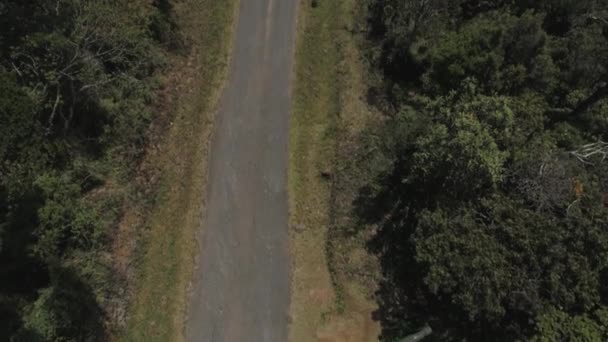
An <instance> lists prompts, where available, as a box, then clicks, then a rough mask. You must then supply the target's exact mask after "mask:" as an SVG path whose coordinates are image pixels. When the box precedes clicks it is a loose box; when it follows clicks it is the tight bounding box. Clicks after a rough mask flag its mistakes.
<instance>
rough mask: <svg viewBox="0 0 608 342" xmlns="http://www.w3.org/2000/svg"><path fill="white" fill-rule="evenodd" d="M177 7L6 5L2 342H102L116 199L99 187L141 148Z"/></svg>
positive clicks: (0, 84) (1, 17)
mask: <svg viewBox="0 0 608 342" xmlns="http://www.w3.org/2000/svg"><path fill="white" fill-rule="evenodd" d="M170 11H171V4H170V2H168V1H166V0H160V1H154V2H150V1H143V2H142V1H123V0H104V1H92V0H52V1H51V0H32V1H21V0H4V1H2V2H1V3H0V279H2V281H1V282H0V337H1V339H2V340H14V341H91V340H100V339H103V336H104V330H106V329H105V327H104V324H105V321H106V318H105V317H104V312H103V310H102V309H101V307H102V306H104V305H106V304H107V300H108V298H109V294H108V291H109V289H108V288H109V286H108V284H109V283H111V282H112V281H113V279H112V275H111V272H110V269H109V267H110V265H109V264H108V262H107V261H104V258H103V255H104V253H105V252H106V250H107V242H108V241H109V235H110V234H111V229H112V227H113V224H112V223H113V222H114V220H115V219H116V212H117V208H116V205H115V204H114V205H112V203H115V202H117V199H116V198H111V197H107V196H106V197H104V196H103V195H96V197H95V199H93V197H94V196H93V190H94V189H95V188H96V187H98V186H99V185H101V184H102V183H103V182H104V180H105V179H107V178H108V177H109V175H110V174H111V173H113V172H114V173H116V172H117V171H116V170H121V171H120V172H122V173H126V174H129V173H131V172H132V171H133V169H134V168H133V165H134V164H135V163H134V162H136V161H137V158H138V156H139V155H140V154H141V152H142V147H143V145H144V143H145V134H144V133H145V131H146V129H147V126H148V124H149V122H150V120H151V118H152V111H151V110H150V103H151V94H153V91H154V90H155V89H156V88H157V86H158V82H157V80H155V73H156V71H157V70H159V69H160V68H162V67H163V65H164V63H165V62H164V56H165V54H166V52H167V50H168V49H169V48H171V47H172V44H173V43H172V42H173V41H175V39H173V38H174V36H173V35H174V32H173V29H174V27H173V26H174V25H173V24H172V21H171V13H170ZM114 177H115V178H116V176H114ZM119 181H120V180H119ZM122 181H127V178H125V179H124V180H122Z"/></svg>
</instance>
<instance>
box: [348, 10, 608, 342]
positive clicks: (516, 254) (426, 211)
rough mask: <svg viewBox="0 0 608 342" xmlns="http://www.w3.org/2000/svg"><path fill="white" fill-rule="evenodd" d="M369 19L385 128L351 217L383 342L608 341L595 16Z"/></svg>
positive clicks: (379, 130)
mask: <svg viewBox="0 0 608 342" xmlns="http://www.w3.org/2000/svg"><path fill="white" fill-rule="evenodd" d="M369 9H370V10H369V18H368V19H369V20H368V22H369V25H370V28H369V31H368V32H369V41H370V43H371V44H370V46H371V48H370V49H369V54H370V57H371V59H372V61H373V65H374V66H375V67H376V68H377V70H378V71H379V72H380V73H381V74H382V75H383V76H384V81H383V85H382V91H380V92H376V93H377V98H378V99H377V100H376V103H378V105H379V106H380V108H382V109H383V110H384V112H385V113H386V120H384V121H383V122H382V123H379V124H376V125H375V126H374V127H372V128H370V130H369V132H368V134H367V136H368V138H367V140H366V143H365V144H367V145H372V146H374V148H371V149H367V150H370V151H380V153H381V154H382V155H383V156H384V157H383V158H385V159H386V160H389V162H388V163H386V167H384V168H383V169H382V170H381V171H379V172H378V173H377V174H376V175H375V177H374V180H373V181H372V182H371V183H370V184H368V185H367V186H366V187H364V188H363V189H361V192H360V197H359V199H358V200H357V203H356V204H357V209H356V211H357V213H358V217H359V218H360V222H361V224H363V225H369V224H372V225H374V226H377V227H378V230H377V234H376V236H375V237H374V238H373V239H372V241H370V246H372V248H373V250H375V251H377V253H379V254H380V256H381V258H382V260H383V263H382V264H383V267H384V275H385V279H384V281H383V284H382V285H381V290H380V291H379V297H380V302H381V309H380V311H381V314H382V320H383V323H384V326H385V330H384V334H385V337H386V338H389V339H390V338H398V337H402V336H405V335H407V334H409V333H412V332H415V331H416V330H417V329H419V327H420V326H423V325H424V324H429V325H430V326H431V327H432V329H433V335H432V337H430V338H431V339H433V338H434V339H437V340H445V341H452V340H454V341H460V340H468V341H489V340H492V341H514V340H534V341H605V340H608V325H607V324H606V323H607V322H606V310H607V308H608V188H607V185H608V183H607V181H608V179H607V176H606V175H607V173H606V171H607V165H608V163H607V162H606V161H605V160H604V159H605V156H606V152H607V149H606V147H605V143H604V141H606V139H607V138H608V137H607V134H608V130H607V129H606V128H607V124H608V101H607V100H606V98H607V97H608V88H607V87H608V50H607V49H608V4H607V3H606V2H604V1H594V0H588V1H585V0H584V1H552V0H543V1H525V0H504V1H471V0H459V1H442V0H430V1H429V0H369ZM374 153H377V152H374ZM370 160H377V157H373V158H370Z"/></svg>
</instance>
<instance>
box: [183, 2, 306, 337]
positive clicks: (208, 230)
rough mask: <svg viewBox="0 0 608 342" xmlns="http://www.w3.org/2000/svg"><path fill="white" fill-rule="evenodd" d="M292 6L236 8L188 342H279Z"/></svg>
mask: <svg viewBox="0 0 608 342" xmlns="http://www.w3.org/2000/svg"><path fill="white" fill-rule="evenodd" d="M297 2H298V0H241V2H240V11H239V18H238V23H237V28H236V38H235V43H234V44H235V46H234V49H233V57H232V64H231V69H230V76H229V79H228V84H227V86H226V89H225V92H224V94H223V96H222V99H221V103H220V108H219V112H218V114H217V121H216V127H215V133H214V137H213V141H212V143H211V155H210V161H209V168H210V169H209V183H208V201H207V218H206V222H205V225H204V227H203V235H202V240H201V247H200V248H201V249H200V256H199V267H198V269H197V271H196V275H195V280H194V290H193V291H194V292H193V294H192V298H191V303H190V312H189V319H188V323H187V327H186V330H187V331H186V335H187V339H188V341H201V342H215V341H228V342H240V341H251V342H266V341H269V342H274V341H276V342H285V341H287V325H288V317H287V315H288V307H289V300H290V293H289V286H290V283H289V272H290V269H289V268H290V260H289V250H288V231H287V217H288V216H287V214H288V213H287V211H288V207H287V153H288V152H287V142H288V119H289V113H290V105H291V100H290V93H291V90H290V87H291V75H292V66H293V58H294V56H293V55H294V47H295V44H294V39H295V29H296V25H295V22H296V8H297Z"/></svg>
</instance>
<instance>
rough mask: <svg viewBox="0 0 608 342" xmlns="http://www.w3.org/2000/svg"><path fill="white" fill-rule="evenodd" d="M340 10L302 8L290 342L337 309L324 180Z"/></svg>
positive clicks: (293, 157)
mask: <svg viewBox="0 0 608 342" xmlns="http://www.w3.org/2000/svg"><path fill="white" fill-rule="evenodd" d="M342 2H343V1H320V2H319V5H318V6H317V7H315V8H312V7H310V3H309V2H308V1H302V2H301V6H300V17H299V27H298V45H297V50H296V66H295V68H296V69H295V75H296V83H295V88H294V89H295V92H294V107H293V114H292V118H291V124H290V125H291V126H290V163H289V198H290V223H291V226H292V227H294V229H292V232H293V233H292V254H293V262H294V272H293V278H292V284H293V285H292V304H291V316H292V319H293V320H292V324H291V327H290V334H291V336H290V338H291V340H292V341H296V342H297V341H307V340H311V339H313V338H314V336H315V332H316V330H317V329H318V328H319V327H320V326H321V325H322V324H323V323H324V320H325V319H324V317H326V314H327V313H328V312H330V311H332V310H333V309H334V303H335V292H334V286H333V285H332V282H331V274H330V273H329V269H328V263H327V255H326V253H325V245H326V243H325V242H326V237H327V232H328V227H329V225H330V212H329V209H330V197H331V187H330V185H331V184H330V182H329V181H328V180H326V179H324V178H323V177H322V175H321V174H322V173H324V172H325V173H327V172H328V173H332V172H333V169H332V166H333V163H332V161H333V160H334V158H335V146H336V124H337V122H338V115H339V113H340V87H339V86H337V84H336V81H337V80H339V78H340V75H339V72H340V69H339V64H340V62H341V59H342V54H341V51H340V50H339V49H337V48H336V37H337V36H338V35H340V34H342V33H341V32H340V31H341V30H342V27H341V21H342V18H341V15H342V14H343V12H342ZM311 294H312V295H311Z"/></svg>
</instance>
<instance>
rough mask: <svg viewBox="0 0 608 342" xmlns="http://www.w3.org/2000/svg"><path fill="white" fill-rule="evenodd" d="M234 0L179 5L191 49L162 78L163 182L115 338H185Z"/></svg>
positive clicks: (158, 157) (153, 159)
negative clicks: (166, 88) (166, 103)
mask: <svg viewBox="0 0 608 342" xmlns="http://www.w3.org/2000/svg"><path fill="white" fill-rule="evenodd" d="M236 3H237V1H235V0H228V1H226V0H204V1H195V0H186V1H183V2H180V3H178V4H177V5H176V8H175V11H176V17H177V20H178V24H179V25H180V26H181V27H182V30H183V32H184V33H185V36H186V38H187V40H188V41H189V42H190V43H191V44H192V47H193V51H192V53H191V54H190V55H188V56H174V57H173V58H172V62H173V64H174V65H172V66H171V69H170V70H171V71H170V72H171V73H172V74H171V75H169V77H167V79H166V80H165V81H166V82H167V83H168V84H172V85H175V86H176V89H174V90H173V96H174V97H175V99H176V100H175V101H174V102H172V103H171V104H170V106H171V108H168V110H169V111H171V112H172V115H171V117H172V119H171V122H170V123H169V124H168V125H167V126H168V127H169V128H168V132H166V133H165V134H164V135H165V138H164V141H163V142H162V143H161V147H160V150H159V152H158V153H155V154H153V155H151V156H149V157H148V159H149V160H148V161H149V163H151V164H153V165H155V166H156V167H158V168H160V169H161V181H160V184H161V185H160V190H159V191H158V195H157V198H156V200H155V201H154V204H153V205H152V208H151V209H148V210H146V215H147V217H145V218H144V219H143V221H144V223H143V224H144V225H145V227H146V229H145V230H144V231H143V233H142V236H141V240H142V243H141V244H140V245H139V246H138V247H137V253H136V256H137V261H136V285H135V290H134V294H133V297H132V300H131V304H130V305H129V310H128V317H129V318H128V321H127V325H126V328H125V329H124V331H123V332H122V333H120V334H119V336H118V337H117V339H118V340H121V341H146V342H149V341H181V340H183V339H184V336H183V333H184V331H183V330H184V321H185V317H186V309H187V307H186V305H187V291H188V286H189V283H190V280H191V278H192V271H193V268H194V260H195V253H196V250H197V244H196V239H195V238H196V237H197V234H198V233H199V230H200V227H201V224H202V212H203V206H204V198H205V192H204V189H205V184H206V178H207V175H206V167H205V165H206V160H207V151H208V148H207V144H208V138H209V136H210V133H211V128H212V120H213V111H214V106H215V104H216V102H217V99H218V97H219V94H220V90H221V89H222V84H223V81H224V78H225V74H226V70H227V66H228V59H229V57H228V56H229V48H230V46H231V42H232V31H233V29H232V27H233V25H232V24H233V21H234V20H233V19H234V17H235V13H236V7H237V6H236ZM171 77H174V78H173V79H171ZM175 78H177V79H175ZM176 92H177V93H176ZM126 224H129V222H127V223H126Z"/></svg>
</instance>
